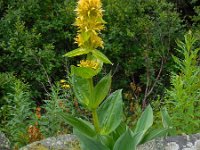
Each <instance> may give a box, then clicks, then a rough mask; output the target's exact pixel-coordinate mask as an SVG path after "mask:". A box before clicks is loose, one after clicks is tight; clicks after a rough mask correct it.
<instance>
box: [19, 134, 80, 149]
mask: <svg viewBox="0 0 200 150" xmlns="http://www.w3.org/2000/svg"><path fill="white" fill-rule="evenodd" d="M20 150H80V145H79V142H78V139H77V138H76V136H75V135H70V134H68V135H60V136H58V137H51V138H47V139H44V140H41V141H37V142H34V143H31V144H29V145H27V146H25V147H22V148H20Z"/></svg>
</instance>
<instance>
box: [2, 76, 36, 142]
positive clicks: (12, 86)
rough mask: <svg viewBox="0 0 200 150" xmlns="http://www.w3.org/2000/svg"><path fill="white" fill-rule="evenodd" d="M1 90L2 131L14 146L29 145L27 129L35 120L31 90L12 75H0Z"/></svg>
mask: <svg viewBox="0 0 200 150" xmlns="http://www.w3.org/2000/svg"><path fill="white" fill-rule="evenodd" d="M0 88H1V89H0V92H1V97H0V104H1V105H0V120H1V121H0V130H2V131H3V132H5V133H6V135H7V136H8V137H9V140H10V141H11V143H12V146H22V145H24V144H27V143H28V136H27V129H28V126H29V125H30V124H31V123H32V122H33V120H34V115H33V113H32V108H33V107H34V104H33V101H32V100H31V97H30V92H29V88H28V86H27V85H26V84H24V83H23V82H21V81H20V80H18V79H17V78H16V77H15V76H13V75H12V74H0Z"/></svg>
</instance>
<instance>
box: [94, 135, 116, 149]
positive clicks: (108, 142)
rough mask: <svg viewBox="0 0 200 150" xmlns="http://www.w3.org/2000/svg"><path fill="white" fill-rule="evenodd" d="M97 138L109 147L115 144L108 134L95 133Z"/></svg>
mask: <svg viewBox="0 0 200 150" xmlns="http://www.w3.org/2000/svg"><path fill="white" fill-rule="evenodd" d="M97 139H98V140H99V141H101V143H102V144H103V145H106V146H107V147H108V148H110V149H112V148H113V146H114V144H115V141H114V140H113V138H112V136H109V135H97Z"/></svg>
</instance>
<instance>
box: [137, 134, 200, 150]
mask: <svg viewBox="0 0 200 150" xmlns="http://www.w3.org/2000/svg"><path fill="white" fill-rule="evenodd" d="M137 150H200V133H199V134H194V135H185V136H176V137H167V138H160V139H154V140H152V141H149V142H147V143H145V144H142V145H140V146H138V148H137Z"/></svg>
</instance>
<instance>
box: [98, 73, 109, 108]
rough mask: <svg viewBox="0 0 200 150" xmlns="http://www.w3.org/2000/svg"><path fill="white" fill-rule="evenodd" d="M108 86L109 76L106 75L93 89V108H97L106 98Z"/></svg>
mask: <svg viewBox="0 0 200 150" xmlns="http://www.w3.org/2000/svg"><path fill="white" fill-rule="evenodd" d="M110 86H111V74H110V73H109V74H108V75H106V76H105V77H103V78H102V79H101V80H100V81H99V82H98V83H97V85H96V86H95V88H94V92H95V103H94V106H95V108H96V107H97V106H99V104H100V103H101V102H102V101H103V100H104V98H105V97H106V96H107V94H108V92H109V89H110Z"/></svg>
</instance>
